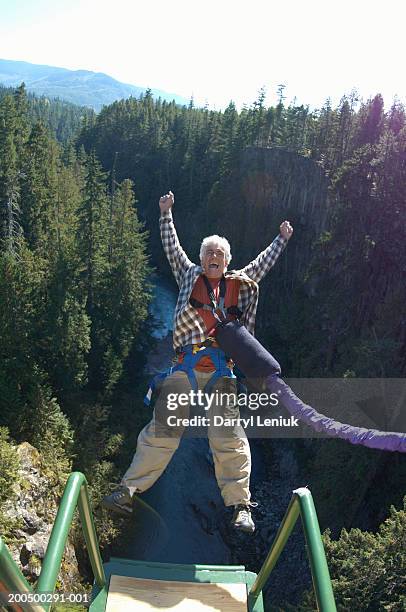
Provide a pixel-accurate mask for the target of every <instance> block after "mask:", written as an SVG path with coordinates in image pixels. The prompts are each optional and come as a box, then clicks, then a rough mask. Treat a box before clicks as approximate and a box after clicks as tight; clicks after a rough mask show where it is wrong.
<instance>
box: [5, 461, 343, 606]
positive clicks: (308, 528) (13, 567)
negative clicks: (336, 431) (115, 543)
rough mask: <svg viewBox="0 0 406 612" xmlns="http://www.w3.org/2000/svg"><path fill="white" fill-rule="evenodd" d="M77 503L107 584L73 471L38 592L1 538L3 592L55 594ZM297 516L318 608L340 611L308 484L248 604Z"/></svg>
mask: <svg viewBox="0 0 406 612" xmlns="http://www.w3.org/2000/svg"><path fill="white" fill-rule="evenodd" d="M76 506H78V509H79V516H80V521H81V525H82V529H83V533H84V537H85V541H86V546H87V549H88V552H89V557H90V562H91V565H92V569H93V573H94V577H95V581H96V584H97V586H98V587H99V588H100V589H102V588H103V587H104V586H105V584H106V577H105V573H104V569H103V563H102V559H101V556H100V549H99V544H98V540H97V535H96V530H95V526H94V522H93V517H92V513H91V508H90V501H89V493H88V489H87V482H86V478H85V476H84V475H83V474H82V473H80V472H74V473H73V474H71V475H70V476H69V479H68V482H67V484H66V487H65V491H64V494H63V496H62V499H61V503H60V506H59V510H58V513H57V515H56V519H55V524H54V526H53V529H52V532H51V536H50V538H49V543H48V547H47V551H46V554H45V557H44V560H43V564H42V569H41V574H40V577H39V579H38V584H37V587H36V589H35V591H34V590H33V589H32V587H31V586H30V584H29V583H28V582H27V580H26V579H25V578H24V576H23V574H22V573H21V570H20V569H19V567H18V566H17V564H16V563H15V562H14V560H13V558H12V557H11V555H10V553H9V551H8V550H7V547H6V545H5V544H4V542H3V541H2V539H1V538H0V594H1V591H2V592H3V595H4V593H19V594H24V595H25V594H26V595H34V594H38V595H39V594H51V593H53V592H54V590H55V585H56V581H57V578H58V573H59V571H60V567H61V562H62V556H63V552H64V549H65V545H66V540H67V538H68V534H69V530H70V528H71V525H72V520H73V515H74V512H75V509H76ZM299 515H300V516H301V519H302V525H303V530H304V533H305V538H306V544H307V553H308V556H309V560H310V567H311V573H312V579H313V587H314V591H315V595H316V601H317V607H318V609H319V610H320V612H336V605H335V601H334V595H333V589H332V586H331V580H330V575H329V571H328V567H327V561H326V557H325V554H324V547H323V542H322V539H321V534H320V527H319V523H318V520H317V514H316V509H315V507H314V503H313V498H312V495H311V493H310V491H309V490H308V489H306V488H300V489H296V490H295V491H293V496H292V499H291V501H290V504H289V506H288V509H287V511H286V513H285V516H284V518H283V520H282V523H281V525H280V527H279V529H278V532H277V534H276V537H275V540H274V542H273V544H272V546H271V550H270V551H269V554H268V556H267V558H266V559H265V561H264V564H263V566H262V568H261V570H260V572H259V574H258V576H257V578H256V580H255V582H254V584H253V585H252V587H251V589H250V592H249V600H250V604H251V606H252V607H254V604H255V601H256V600H257V598H258V596H259V594H260V593H261V591H262V589H263V587H264V586H265V583H266V582H267V580H268V578H269V575H270V573H271V572H272V570H273V568H274V567H275V565H276V562H277V561H278V559H279V556H280V554H281V552H282V550H283V549H284V547H285V545H286V542H287V540H288V538H289V536H290V534H291V533H292V530H293V528H294V526H295V524H296V521H297V519H298V517H299ZM27 599H28V598H27ZM1 605H2V601H1V600H0V607H1ZM51 605H52V604H51V603H48V602H45V603H42V601H41V602H40V603H35V601H33V602H32V603H30V602H29V601H27V602H24V610H27V611H28V612H47V611H48V610H49V608H50V607H51ZM11 607H13V606H11ZM13 609H16V610H17V609H20V608H19V607H18V604H17V605H16V606H15V607H14V608H13Z"/></svg>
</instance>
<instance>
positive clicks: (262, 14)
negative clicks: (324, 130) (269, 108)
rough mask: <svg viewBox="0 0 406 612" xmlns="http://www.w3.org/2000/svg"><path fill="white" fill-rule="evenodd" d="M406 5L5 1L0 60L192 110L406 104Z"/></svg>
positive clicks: (333, 0) (334, 0)
mask: <svg viewBox="0 0 406 612" xmlns="http://www.w3.org/2000/svg"><path fill="white" fill-rule="evenodd" d="M405 23H406V2H405V1H404V0H385V1H382V0H380V1H379V2H378V1H376V0H339V1H338V0H307V1H306V2H304V1H303V0H290V1H289V2H286V1H284V0H277V1H275V0H268V1H266V0H245V1H244V2H240V1H239V0H199V1H196V0H165V1H164V0H151V2H148V0H114V1H112V0H110V1H109V2H108V1H107V0H0V58H1V59H13V60H23V61H27V62H32V63H34V64H48V65H50V66H60V67H63V68H69V69H73V70H77V69H85V70H92V71H96V72H104V73H106V74H108V75H110V76H112V77H114V78H116V79H118V80H119V81H122V82H124V83H130V84H133V85H138V86H142V87H151V88H158V89H162V90H164V91H167V92H170V93H176V94H178V95H182V96H184V97H186V98H188V99H189V98H190V97H191V96H193V98H194V101H195V103H196V105H202V104H208V105H209V107H210V108H216V109H222V108H225V107H226V106H227V105H228V103H229V102H230V100H233V101H234V103H235V104H236V105H237V107H238V108H241V107H242V105H244V104H247V105H250V104H252V102H253V101H254V100H255V99H256V98H257V97H258V92H259V90H260V88H261V87H264V88H265V90H266V92H267V98H266V103H267V104H269V105H272V104H274V103H275V102H276V100H277V89H278V85H280V84H283V85H285V89H284V95H285V96H286V100H285V103H290V102H295V103H296V104H304V105H309V106H310V107H311V108H320V107H321V106H322V105H323V103H324V102H325V101H326V99H327V98H330V99H331V101H332V103H333V105H336V104H338V102H339V100H340V98H341V97H342V96H343V95H344V94H347V95H348V94H350V93H351V91H352V90H354V89H355V90H356V91H357V92H358V96H359V97H360V98H362V99H364V100H366V99H368V98H369V97H371V96H374V95H375V94H377V93H381V94H382V95H383V97H384V100H385V106H386V107H389V106H390V105H391V104H392V101H393V99H394V97H395V96H397V98H398V99H399V100H400V101H401V102H406V79H405V59H406V58H405V44H404V40H405V33H404V30H405Z"/></svg>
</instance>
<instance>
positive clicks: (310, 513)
mask: <svg viewBox="0 0 406 612" xmlns="http://www.w3.org/2000/svg"><path fill="white" fill-rule="evenodd" d="M299 514H300V516H301V518H302V525H303V530H304V533H305V538H306V544H307V554H308V556H309V561H310V568H311V572H312V580H313V588H314V592H315V595H316V601H317V607H318V610H320V612H336V604H335V601H334V595H333V589H332V586H331V580H330V574H329V571H328V566H327V561H326V555H325V553H324V546H323V542H322V539H321V534H320V527H319V522H318V520H317V514H316V508H315V507H314V503H313V498H312V494H311V493H310V491H309V489H306V488H305V487H302V488H300V489H296V490H295V491H293V495H292V499H291V500H290V503H289V506H288V509H287V510H286V513H285V516H284V517H283V520H282V523H281V524H280V527H279V529H278V532H277V534H276V536H275V540H274V541H273V544H272V546H271V550H270V551H269V553H268V556H267V558H266V559H265V561H264V564H263V566H262V568H261V570H260V572H259V574H258V576H257V579H256V580H255V582H254V584H253V585H252V587H251V590H250V592H249V598H250V601H251V602H252V604H253V603H254V602H255V600H256V599H257V598H258V596H259V594H260V592H261V591H262V589H263V587H264V586H265V583H266V582H267V580H268V578H269V575H270V573H271V572H272V570H273V568H274V567H275V565H276V562H277V561H278V559H279V556H280V554H281V552H282V550H283V549H284V548H285V545H286V542H287V541H288V539H289V536H290V534H291V533H292V530H293V528H294V526H295V525H296V521H297V519H298V517H299Z"/></svg>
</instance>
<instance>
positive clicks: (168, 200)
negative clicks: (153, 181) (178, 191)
mask: <svg viewBox="0 0 406 612" xmlns="http://www.w3.org/2000/svg"><path fill="white" fill-rule="evenodd" d="M174 202H175V196H174V195H173V193H172V191H170V192H169V193H167V194H166V195H164V196H162V198H160V200H159V208H160V209H161V213H163V212H167V211H168V210H170V209H171V208H172V206H173V204H174Z"/></svg>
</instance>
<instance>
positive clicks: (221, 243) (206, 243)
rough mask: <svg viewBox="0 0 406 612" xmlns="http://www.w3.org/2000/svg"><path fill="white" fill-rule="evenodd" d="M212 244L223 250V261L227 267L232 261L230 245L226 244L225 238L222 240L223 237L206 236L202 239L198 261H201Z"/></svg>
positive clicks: (215, 235)
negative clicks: (224, 260)
mask: <svg viewBox="0 0 406 612" xmlns="http://www.w3.org/2000/svg"><path fill="white" fill-rule="evenodd" d="M212 244H216V245H218V246H219V247H221V248H222V249H223V250H224V253H225V259H226V261H227V265H228V264H229V263H230V261H231V259H232V257H231V247H230V243H229V242H228V240H227V238H224V236H217V234H214V235H213V236H207V237H206V238H204V239H203V241H202V244H201V245H200V261H202V260H203V257H204V256H205V254H206V251H207V248H208V247H209V245H212Z"/></svg>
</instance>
